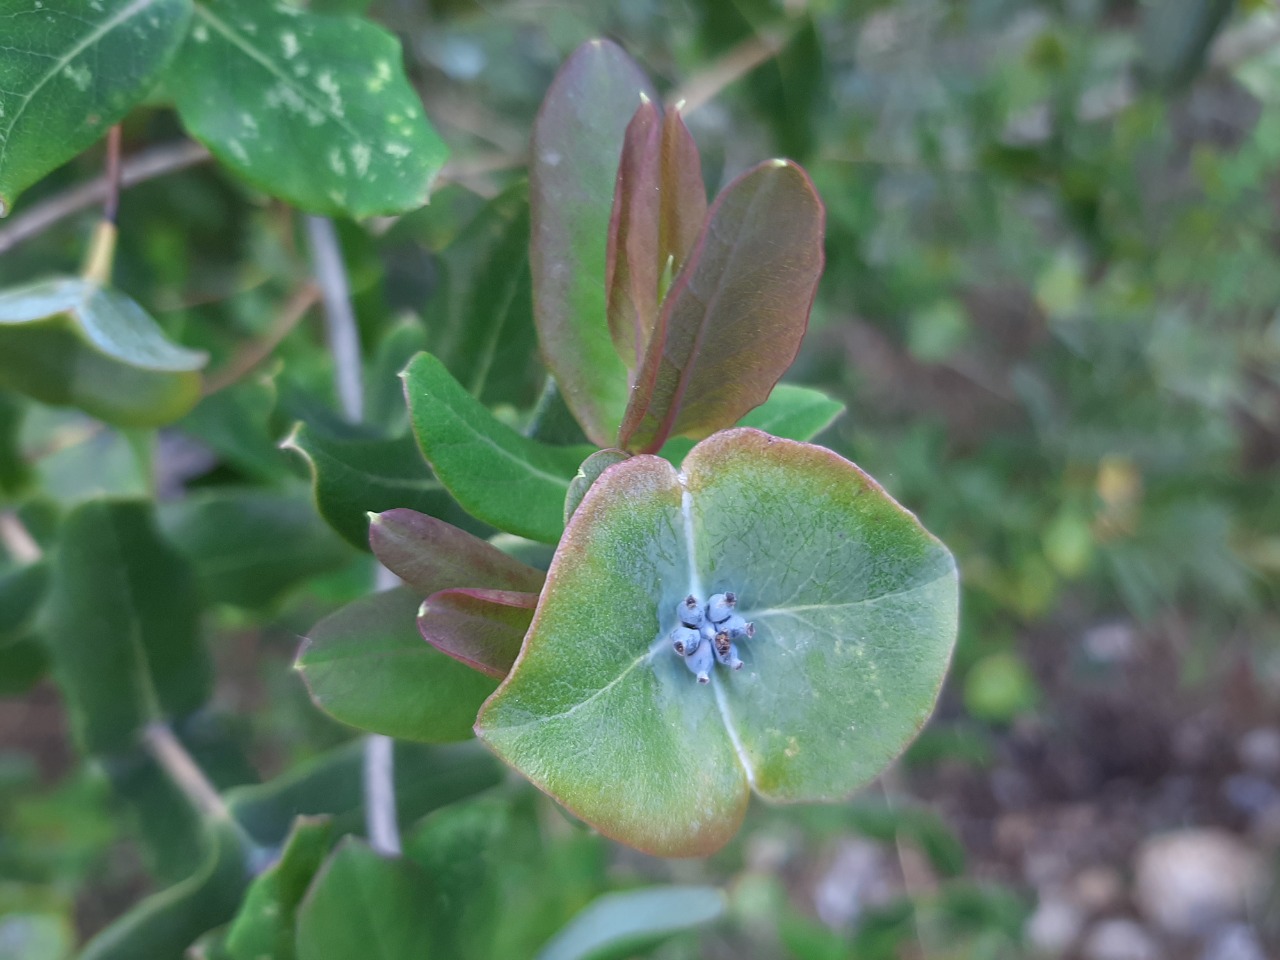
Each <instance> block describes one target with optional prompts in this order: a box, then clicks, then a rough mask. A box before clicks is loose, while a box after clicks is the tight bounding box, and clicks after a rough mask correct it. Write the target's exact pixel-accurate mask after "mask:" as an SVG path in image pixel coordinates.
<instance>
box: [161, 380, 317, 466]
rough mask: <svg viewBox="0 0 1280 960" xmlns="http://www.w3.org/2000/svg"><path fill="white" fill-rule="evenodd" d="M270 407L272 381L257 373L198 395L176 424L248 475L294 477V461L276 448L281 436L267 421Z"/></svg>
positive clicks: (273, 390)
mask: <svg viewBox="0 0 1280 960" xmlns="http://www.w3.org/2000/svg"><path fill="white" fill-rule="evenodd" d="M275 408H276V385H275V382H274V381H273V380H272V379H270V378H269V377H265V376H264V377H258V378H254V379H252V380H247V381H245V382H243V383H237V384H233V385H232V386H230V387H227V388H225V389H223V390H219V391H217V392H216V393H213V394H210V395H209V396H207V397H204V398H202V399H201V401H200V402H199V403H198V404H196V406H195V409H194V410H192V411H191V412H190V413H188V414H187V415H186V416H185V417H184V418H183V419H182V420H181V421H180V422H179V423H178V424H177V427H178V428H179V429H181V430H183V431H184V432H186V433H190V434H192V435H193V436H195V437H197V438H198V439H199V440H200V441H201V442H203V443H205V444H207V445H208V446H210V447H212V448H213V449H214V450H215V451H216V452H217V453H218V455H219V456H220V457H221V458H222V459H223V461H224V462H225V463H227V464H229V465H230V466H232V467H234V468H235V469H236V470H238V471H239V472H241V473H243V474H244V475H245V476H247V477H248V478H250V479H253V480H260V481H263V482H266V483H273V482H277V481H279V480H281V479H283V478H286V477H288V478H292V477H293V476H295V470H294V469H293V468H294V461H293V459H292V458H291V457H290V456H289V455H288V454H285V453H282V452H281V450H280V435H279V434H278V433H277V432H275V430H274V429H273V427H272V425H271V414H272V412H273V411H274V410H275Z"/></svg>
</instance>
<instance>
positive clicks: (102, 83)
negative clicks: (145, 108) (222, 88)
mask: <svg viewBox="0 0 1280 960" xmlns="http://www.w3.org/2000/svg"><path fill="white" fill-rule="evenodd" d="M190 17H191V0H98V2H96V3H86V2H83V0H43V2H41V3H36V2H33V0H0V24H3V28H2V29H0V36H3V37H4V56H3V57H0V217H3V216H5V215H7V214H8V212H9V211H10V210H12V209H13V204H14V201H15V200H16V199H17V197H18V194H20V193H21V192H22V191H23V190H25V189H26V188H27V187H29V186H31V184H33V183H35V182H36V181H37V180H39V179H40V178H42V177H43V176H44V175H45V174H47V173H50V172H52V171H53V170H55V169H56V168H58V167H60V166H62V164H64V163H66V162H67V161H68V160H70V159H71V158H72V157H74V156H75V155H76V154H78V153H79V152H80V151H82V150H84V149H85V148H86V147H88V146H90V145H91V144H92V143H93V142H94V141H96V140H97V139H98V138H99V137H101V136H102V135H103V134H105V133H106V132H107V129H108V128H109V127H111V126H112V125H113V124H115V123H117V122H119V120H120V119H121V118H122V117H123V116H124V115H125V114H126V113H128V112H129V109H130V108H131V107H132V106H133V105H134V104H135V103H137V102H138V101H139V100H141V99H142V98H143V97H144V96H146V94H147V92H148V91H149V90H150V89H151V87H152V86H153V85H154V84H155V82H156V80H157V79H158V78H159V77H160V74H161V73H162V72H163V70H164V68H165V66H166V65H167V64H168V62H169V60H170V59H171V58H172V56H173V54H174V51H176V50H177V49H178V46H179V44H181V42H182V37H183V35H184V34H185V32H186V28H187V23H188V21H189V19H190Z"/></svg>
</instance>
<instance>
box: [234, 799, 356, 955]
mask: <svg viewBox="0 0 1280 960" xmlns="http://www.w3.org/2000/svg"><path fill="white" fill-rule="evenodd" d="M332 842H333V822H332V821H331V820H330V819H329V818H328V817H299V818H298V819H297V820H296V821H294V824H293V830H291V831H290V833H289V839H288V840H287V841H286V842H285V846H284V850H283V851H282V852H281V854H280V859H279V860H277V861H276V862H275V863H273V864H272V865H271V866H270V867H269V868H267V869H266V870H264V871H263V872H262V873H260V874H258V876H257V877H256V878H255V879H254V881H253V883H252V885H250V887H249V892H248V893H247V894H245V898H244V903H243V904H242V905H241V907H240V911H239V913H238V914H237V915H236V919H235V921H234V922H233V923H232V924H231V929H230V930H229V931H228V932H227V938H226V951H227V953H228V954H229V955H230V956H231V957H232V960H262V958H263V957H270V958H271V960H293V958H294V956H295V952H294V917H295V915H296V913H297V909H298V904H299V903H301V902H302V898H303V896H304V895H305V894H306V892H307V887H308V886H309V885H310V884H311V878H312V877H314V876H315V874H316V871H317V870H319V869H320V865H321V864H322V863H323V862H324V858H325V855H326V854H327V853H328V852H329V847H330V845H331V844H332Z"/></svg>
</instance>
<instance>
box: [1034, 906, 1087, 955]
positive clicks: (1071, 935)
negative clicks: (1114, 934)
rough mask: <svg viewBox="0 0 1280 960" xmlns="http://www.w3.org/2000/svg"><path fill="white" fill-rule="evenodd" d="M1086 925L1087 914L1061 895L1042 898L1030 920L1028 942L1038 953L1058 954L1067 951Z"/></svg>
mask: <svg viewBox="0 0 1280 960" xmlns="http://www.w3.org/2000/svg"><path fill="white" fill-rule="evenodd" d="M1083 928H1084V913H1082V912H1081V911H1080V909H1079V908H1078V907H1077V906H1076V905H1075V904H1074V903H1072V902H1071V901H1070V900H1068V899H1067V898H1065V897H1063V896H1062V895H1061V894H1048V895H1045V896H1042V897H1041V898H1040V903H1039V904H1038V905H1037V906H1036V912H1035V913H1033V914H1032V915H1031V918H1030V919H1029V920H1028V921H1027V928H1026V935H1027V942H1028V943H1029V944H1030V945H1031V948H1032V949H1033V950H1034V951H1035V952H1036V953H1038V954H1044V955H1045V956H1050V957H1057V956H1060V955H1062V954H1064V953H1066V952H1067V950H1068V949H1069V948H1070V947H1071V945H1072V944H1073V943H1075V941H1076V937H1078V936H1080V931H1081V930H1082V929H1083Z"/></svg>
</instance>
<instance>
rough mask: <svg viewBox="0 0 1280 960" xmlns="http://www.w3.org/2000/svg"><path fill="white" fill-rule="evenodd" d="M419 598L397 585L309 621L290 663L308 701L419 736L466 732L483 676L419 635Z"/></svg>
mask: <svg viewBox="0 0 1280 960" xmlns="http://www.w3.org/2000/svg"><path fill="white" fill-rule="evenodd" d="M420 603H421V598H420V597H417V596H416V595H415V594H414V592H413V591H412V590H410V589H408V588H404V587H398V588H396V589H394V590H388V591H386V592H385V593H375V594H373V595H371V596H368V597H364V598H362V599H360V600H357V601H355V602H354V603H350V604H348V605H347V606H345V607H343V608H342V609H341V610H339V611H338V612H337V613H334V614H332V615H330V616H328V617H326V618H325V619H323V620H321V621H320V622H319V623H317V624H316V625H315V626H314V627H312V628H311V630H310V632H309V634H308V636H307V638H306V640H305V641H303V645H302V649H301V650H299V652H298V660H297V664H296V666H297V669H298V670H299V671H301V673H302V677H303V679H304V680H305V681H306V684H307V689H308V690H309V691H310V692H311V699H312V700H313V701H314V702H315V705H316V706H317V707H319V708H320V709H321V710H323V711H324V712H325V713H327V714H329V716H331V717H333V718H334V719H335V720H341V721H342V722H343V723H349V724H351V726H353V727H358V728H360V729H361V730H366V731H368V732H370V733H382V734H385V735H387V736H389V737H398V738H401V739H404V740H417V741H419V742H423V743H448V742H450V741H453V740H465V739H466V738H467V737H469V736H470V735H471V724H472V722H473V721H474V720H475V716H476V711H477V710H479V709H480V704H481V703H483V702H484V699H485V697H487V696H488V695H489V694H490V693H492V692H493V688H494V682H493V680H492V679H490V678H489V677H486V676H484V675H483V674H481V673H479V672H477V671H475V670H472V669H470V668H469V667H466V666H464V665H463V664H461V663H459V662H458V661H457V660H453V659H451V658H449V657H446V656H445V655H444V654H443V653H441V652H440V651H439V650H436V649H435V648H434V647H432V646H431V645H430V644H428V643H427V642H426V641H425V640H423V639H422V637H421V636H420V635H419V633H418V630H417V627H416V626H415V622H416V619H417V615H418V606H419V604H420Z"/></svg>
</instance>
